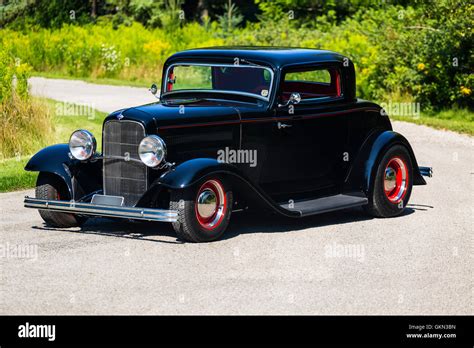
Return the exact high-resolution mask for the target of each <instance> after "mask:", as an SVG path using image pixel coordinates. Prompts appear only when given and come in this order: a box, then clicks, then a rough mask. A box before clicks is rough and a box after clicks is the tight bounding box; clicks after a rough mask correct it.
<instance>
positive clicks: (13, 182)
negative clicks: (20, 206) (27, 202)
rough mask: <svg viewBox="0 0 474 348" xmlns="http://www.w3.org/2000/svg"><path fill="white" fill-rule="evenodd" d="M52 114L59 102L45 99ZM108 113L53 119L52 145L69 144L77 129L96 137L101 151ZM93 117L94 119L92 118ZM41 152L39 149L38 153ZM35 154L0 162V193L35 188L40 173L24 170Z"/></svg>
mask: <svg viewBox="0 0 474 348" xmlns="http://www.w3.org/2000/svg"><path fill="white" fill-rule="evenodd" d="M43 100H44V101H45V102H46V104H47V106H48V107H49V108H50V110H51V112H53V113H54V112H55V110H56V109H57V105H58V102H57V101H55V100H51V99H43ZM106 115H107V114H106V113H103V112H100V111H97V110H94V113H93V115H90V116H82V115H70V116H60V115H55V116H54V117H53V122H54V136H53V138H54V141H53V142H52V143H51V145H53V144H57V143H67V142H68V140H69V136H70V135H71V133H72V132H73V131H74V130H76V129H80V128H83V129H87V130H89V131H91V132H92V134H94V135H95V137H96V139H97V147H98V148H99V149H98V150H99V151H100V147H101V146H102V121H103V120H104V117H105V116H106ZM92 116H93V117H92ZM38 150H40V149H39V148H38V149H36V151H38ZM32 155H33V154H31V155H27V156H22V157H18V158H8V159H5V160H0V192H7V191H13V190H21V189H27V188H32V187H35V183H36V177H37V175H38V173H36V172H27V171H25V170H24V168H25V165H26V163H27V162H28V160H29V159H30V158H31V157H32Z"/></svg>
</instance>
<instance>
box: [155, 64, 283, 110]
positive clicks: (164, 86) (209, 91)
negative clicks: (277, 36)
mask: <svg viewBox="0 0 474 348" xmlns="http://www.w3.org/2000/svg"><path fill="white" fill-rule="evenodd" d="M185 65H194V66H209V67H232V68H252V69H265V70H267V71H268V72H270V76H271V77H270V86H269V87H268V95H267V96H266V97H264V96H262V95H258V94H254V93H248V92H241V91H233V90H219V89H180V90H176V91H166V80H167V79H168V74H169V71H170V69H171V68H173V67H175V66H185ZM163 77H164V79H163V81H162V84H161V90H162V91H163V93H161V95H162V96H163V97H166V96H168V95H172V94H179V93H192V92H199V93H202V92H204V93H218V94H234V95H243V96H247V97H252V98H257V99H261V100H264V101H266V102H269V101H270V97H271V95H272V92H273V85H274V81H275V73H274V71H273V69H272V68H270V67H267V66H264V65H247V64H245V65H244V64H225V63H194V62H188V61H185V62H176V63H172V64H170V65H169V66H168V67H167V68H166V71H165V74H164V76H163Z"/></svg>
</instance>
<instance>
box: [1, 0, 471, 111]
mask: <svg viewBox="0 0 474 348" xmlns="http://www.w3.org/2000/svg"><path fill="white" fill-rule="evenodd" d="M68 1H75V0H68ZM182 3H183V2H182V1H181V0H172V1H171V0H169V1H166V2H164V3H160V4H154V3H153V2H150V1H141V0H140V1H138V0H137V1H131V2H130V3H128V5H127V6H128V7H127V6H125V8H126V9H127V11H130V12H131V14H130V17H126V11H125V10H123V11H122V12H120V13H121V14H120V15H121V16H122V17H123V18H122V19H123V20H122V21H121V23H122V24H117V21H116V17H112V18H111V17H110V16H109V17H108V16H102V17H99V18H98V19H97V20H96V23H95V24H92V23H89V24H85V25H77V24H68V23H67V22H66V23H63V24H62V26H61V27H60V28H58V29H48V28H43V27H37V26H32V25H28V24H25V27H24V28H23V29H24V30H23V31H15V30H12V29H4V30H2V35H1V37H0V44H1V45H3V46H4V47H5V48H6V50H8V52H9V53H10V54H11V55H12V56H13V57H17V58H19V59H20V60H21V61H22V62H27V63H28V64H29V65H31V66H32V67H33V69H34V71H38V72H51V73H56V74H61V75H66V76H71V77H79V78H85V77H86V78H118V79H122V80H128V81H137V80H138V81H147V82H151V81H156V82H157V81H158V80H159V79H160V75H161V71H160V70H161V67H162V65H163V63H164V60H165V59H166V57H168V56H169V55H170V54H172V53H174V52H176V51H180V50H183V49H188V48H195V47H206V46H220V45H244V46H249V45H255V46H258V45H263V46H293V47H311V48H320V49H329V50H333V51H337V52H341V53H342V54H344V55H347V56H349V57H350V58H351V59H352V60H353V61H354V63H355V67H356V70H357V71H356V73H357V94H358V96H359V97H361V98H365V99H373V100H378V101H386V100H393V99H404V100H410V101H416V102H419V103H421V105H422V108H423V109H424V110H431V109H439V108H445V107H449V106H451V105H456V106H458V107H469V108H471V109H472V89H473V86H472V84H473V77H472V73H471V72H472V71H473V66H472V65H473V63H472V62H473V60H472V59H471V58H472V57H471V55H472V53H471V51H472V42H473V38H472V28H471V27H472V23H471V18H470V16H468V15H467V14H469V13H473V10H474V5H472V4H470V3H469V2H468V1H466V0H439V1H436V2H430V3H424V2H415V3H414V5H406V3H407V2H406V1H403V0H400V1H391V2H390V4H387V3H385V2H380V3H377V5H376V6H373V7H368V6H366V7H361V6H360V5H361V4H363V3H364V0H357V1H352V2H351V1H334V0H331V1H328V2H319V1H310V0H278V1H266V0H256V3H257V5H258V6H259V8H260V11H261V12H260V15H258V16H259V21H257V22H247V23H246V25H245V26H244V27H243V28H239V27H238V26H237V24H238V23H239V22H240V21H241V20H242V16H240V15H239V10H238V8H237V7H236V6H235V5H233V4H231V5H229V4H227V7H226V8H225V9H227V13H226V14H225V13H224V15H222V16H220V17H216V19H219V21H212V20H210V19H209V18H208V17H206V18H205V19H204V20H203V21H204V22H203V24H199V23H198V22H189V21H177V20H176V18H175V17H176V16H177V15H178V13H179V8H180V7H179V6H180V5H181V4H182ZM236 3H237V2H236ZM55 4H56V3H55ZM56 5H57V4H56ZM163 6H164V7H163ZM54 8H56V7H54ZM305 8H306V9H308V11H307V13H305V12H304V9H305ZM225 9H224V8H223V11H224V10H225ZM292 9H294V11H295V12H294V13H290V11H292ZM163 10H166V11H165V12H164V13H162V12H163ZM101 11H104V9H103V8H102V10H101ZM114 16H115V15H114ZM153 16H155V17H156V16H158V17H159V18H158V17H157V19H156V21H158V22H159V23H160V24H159V25H158V26H157V27H155V24H153V23H154V21H155V19H153V18H154V17H153ZM127 18H128V19H127ZM133 18H135V19H140V20H142V21H144V22H145V23H147V25H149V27H145V26H144V25H143V24H140V23H138V22H134V21H133V20H132V19H133ZM173 18H174V20H173ZM125 19H127V20H125ZM150 21H151V22H153V23H151V22H150ZM79 23H80V21H79ZM166 23H168V24H166ZM172 23H174V24H172Z"/></svg>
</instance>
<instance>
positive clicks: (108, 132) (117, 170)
mask: <svg viewBox="0 0 474 348" xmlns="http://www.w3.org/2000/svg"><path fill="white" fill-rule="evenodd" d="M103 137H104V139H103V144H104V145H103V153H104V194H105V195H111V196H123V197H124V205H126V206H134V205H135V204H136V203H137V202H138V200H139V199H140V197H141V196H142V195H143V193H144V192H145V191H146V189H147V167H146V166H145V165H144V164H143V163H142V162H141V161H140V162H137V161H134V160H133V159H138V160H140V157H139V156H138V145H139V144H140V141H141V140H142V139H143V138H144V137H145V128H144V127H143V125H142V124H141V123H138V122H134V121H118V120H117V121H115V120H113V121H108V122H106V123H105V124H104V133H103ZM112 157H113V158H112ZM117 157H119V158H117ZM127 157H129V158H130V159H132V160H126V159H127Z"/></svg>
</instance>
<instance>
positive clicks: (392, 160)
mask: <svg viewBox="0 0 474 348" xmlns="http://www.w3.org/2000/svg"><path fill="white" fill-rule="evenodd" d="M412 172H413V170H412V163H411V157H410V154H409V153H408V151H407V149H406V148H405V147H404V146H401V145H394V146H392V147H391V148H390V149H388V150H387V152H386V153H385V154H384V156H383V157H382V158H381V159H380V161H379V163H378V167H377V172H376V175H375V179H374V180H373V182H372V185H371V187H370V188H369V191H368V193H367V197H368V198H369V204H368V205H367V206H365V207H364V208H365V209H366V210H367V212H369V213H370V214H371V215H374V216H377V217H392V216H397V215H400V214H401V213H402V212H403V209H405V207H406V205H407V204H408V200H409V199H410V195H411V189H412V180H411V177H412Z"/></svg>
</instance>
